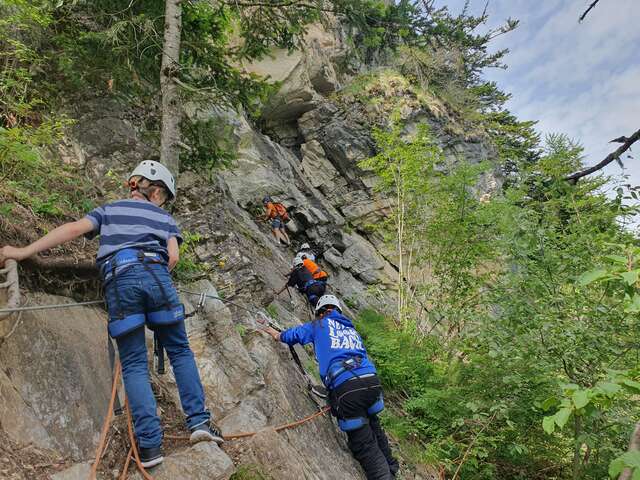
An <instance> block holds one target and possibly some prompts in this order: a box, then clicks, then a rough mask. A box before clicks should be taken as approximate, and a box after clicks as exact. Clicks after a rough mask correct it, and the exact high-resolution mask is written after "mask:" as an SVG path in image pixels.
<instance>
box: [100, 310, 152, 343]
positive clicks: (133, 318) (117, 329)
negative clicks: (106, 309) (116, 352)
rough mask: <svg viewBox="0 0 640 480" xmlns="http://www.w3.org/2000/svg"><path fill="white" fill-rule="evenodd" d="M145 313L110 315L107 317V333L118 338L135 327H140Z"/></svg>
mask: <svg viewBox="0 0 640 480" xmlns="http://www.w3.org/2000/svg"><path fill="white" fill-rule="evenodd" d="M144 322H145V314H144V313H134V314H132V315H126V316H122V317H115V318H114V317H111V318H110V319H109V327H108V329H109V335H111V338H118V337H120V336H122V335H125V334H127V333H129V332H131V331H133V330H135V329H136V328H140V327H141V326H142V325H144Z"/></svg>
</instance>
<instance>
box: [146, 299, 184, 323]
mask: <svg viewBox="0 0 640 480" xmlns="http://www.w3.org/2000/svg"><path fill="white" fill-rule="evenodd" d="M182 320H184V305H183V304H180V305H176V306H175V307H173V308H172V309H170V310H159V311H157V312H150V313H147V321H148V322H149V323H150V324H151V325H171V324H173V323H178V322H180V321H182Z"/></svg>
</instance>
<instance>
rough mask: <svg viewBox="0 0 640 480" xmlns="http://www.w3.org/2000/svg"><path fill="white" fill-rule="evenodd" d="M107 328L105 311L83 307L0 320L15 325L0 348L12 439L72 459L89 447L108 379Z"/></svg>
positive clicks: (0, 419) (42, 299)
mask: <svg viewBox="0 0 640 480" xmlns="http://www.w3.org/2000/svg"><path fill="white" fill-rule="evenodd" d="M28 301H29V302H30V303H33V304H37V305H46V304H56V303H65V302H67V303H68V302H69V301H70V300H69V299H67V298H64V297H56V296H50V295H38V296H35V297H34V296H33V295H29V296H28ZM14 317H17V316H16V315H14ZM14 326H15V330H14V329H13V328H14ZM105 326H106V316H105V314H104V313H103V312H102V311H101V310H100V309H97V308H88V307H78V308H75V309H69V310H66V311H63V310H58V311H51V312H49V311H36V312H24V313H23V314H22V315H21V316H20V317H17V318H10V319H9V320H6V321H5V322H3V323H2V324H0V327H1V328H3V329H7V331H6V332H4V334H7V333H9V331H10V330H9V329H11V330H12V331H13V333H12V334H11V336H9V337H8V338H6V339H5V341H4V342H3V344H2V347H1V348H0V364H1V365H2V370H0V397H1V401H0V425H2V428H3V430H4V431H5V432H6V433H7V434H8V435H9V437H10V438H11V439H12V440H13V441H14V442H16V443H18V444H29V443H31V444H33V445H35V446H37V447H38V448H42V449H50V450H56V451H58V452H60V453H61V454H62V455H63V456H69V457H71V458H73V459H75V460H81V459H84V458H87V457H88V456H90V455H91V454H92V453H93V449H94V448H95V444H96V442H97V440H98V435H99V432H100V427H101V426H102V420H103V416H104V414H105V412H106V409H107V405H108V400H109V397H108V395H109V392H110V384H111V370H110V367H109V360H108V358H107V348H106V346H107V334H106V329H105Z"/></svg>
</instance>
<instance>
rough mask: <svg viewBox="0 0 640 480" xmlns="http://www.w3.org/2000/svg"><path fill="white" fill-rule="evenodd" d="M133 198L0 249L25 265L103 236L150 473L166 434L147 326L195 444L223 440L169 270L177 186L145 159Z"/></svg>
mask: <svg viewBox="0 0 640 480" xmlns="http://www.w3.org/2000/svg"><path fill="white" fill-rule="evenodd" d="M128 186H129V189H130V192H131V198H130V199H127V200H118V201H116V202H113V203H109V204H107V205H104V206H101V207H98V208H96V209H94V210H92V211H91V212H89V213H88V214H87V215H86V216H85V217H84V218H82V219H81V220H78V221H76V222H70V223H66V224H64V225H61V226H59V227H57V228H55V229H54V230H52V231H51V232H49V233H48V234H47V235H45V236H44V237H42V238H41V239H39V240H37V241H35V242H33V243H32V244H31V245H29V246H27V247H24V248H16V247H11V246H5V247H3V248H0V265H2V264H4V261H5V260H6V259H10V258H12V259H15V260H22V259H24V258H27V257H30V256H32V255H35V254H37V253H38V252H41V251H43V250H47V249H50V248H53V247H55V246H57V245H60V244H62V243H65V242H68V241H70V240H73V239H75V238H77V237H79V236H81V235H85V236H87V237H88V238H93V237H95V236H96V235H100V246H99V248H98V254H97V258H96V263H97V266H98V268H99V269H100V273H101V275H102V278H103V281H104V287H105V297H106V302H107V307H108V310H109V326H108V328H109V335H110V336H111V337H113V338H114V339H115V340H116V343H117V344H118V351H119V354H120V361H121V364H122V376H123V380H124V384H125V390H126V392H127V397H128V399H129V405H130V407H131V413H132V416H133V422H134V426H135V432H136V437H137V441H138V447H139V449H140V456H141V460H142V462H143V465H144V466H145V467H152V466H154V465H157V464H159V463H161V462H162V461H163V459H164V458H163V456H162V428H161V426H160V419H159V418H158V415H157V413H156V411H157V408H156V401H155V398H154V396H153V392H152V390H151V384H150V380H149V370H148V362H147V347H146V342H145V328H144V327H145V325H147V326H149V328H151V329H152V330H154V332H155V334H156V336H157V337H158V340H159V341H160V343H161V344H162V347H163V348H164V349H165V350H166V351H167V354H168V356H169V360H170V362H171V366H172V368H173V372H174V376H175V379H176V383H177V385H178V392H179V394H180V401H181V403H182V408H183V410H184V412H185V415H186V417H187V426H188V427H189V428H190V430H191V442H192V443H196V442H199V441H203V440H212V441H215V442H217V443H222V442H223V439H222V435H221V434H220V432H219V430H218V429H217V428H216V427H215V425H213V423H212V421H211V414H210V413H209V411H208V410H207V409H206V406H205V398H204V389H203V387H202V383H201V381H200V375H199V374H198V370H197V367H196V363H195V360H194V357H193V352H192V351H191V348H190V347H189V341H188V339H187V334H186V331H185V325H184V307H183V306H182V304H181V303H180V300H179V298H178V294H177V292H176V289H175V287H174V285H173V282H172V280H171V276H170V273H169V271H170V270H171V269H173V267H174V266H175V265H176V263H177V262H178V257H179V250H178V247H179V243H180V242H181V241H182V237H181V235H180V230H179V228H178V226H177V224H176V222H175V220H174V219H173V217H172V216H171V215H170V214H169V213H168V212H167V211H165V210H164V209H163V208H162V206H163V205H164V204H165V203H166V202H167V201H170V200H172V199H173V198H175V195H176V190H175V180H174V178H173V176H172V175H171V172H169V170H168V169H167V168H166V167H164V166H163V165H162V164H161V163H158V162H154V161H150V160H146V161H144V162H142V163H140V164H139V165H138V166H137V167H136V168H135V170H134V171H133V172H132V173H131V175H130V176H129V181H128Z"/></svg>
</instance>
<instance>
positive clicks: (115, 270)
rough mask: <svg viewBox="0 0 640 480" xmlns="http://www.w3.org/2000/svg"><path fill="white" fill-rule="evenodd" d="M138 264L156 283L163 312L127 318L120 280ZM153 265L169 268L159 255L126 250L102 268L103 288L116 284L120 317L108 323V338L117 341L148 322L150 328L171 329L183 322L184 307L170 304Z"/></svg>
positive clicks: (138, 314)
mask: <svg viewBox="0 0 640 480" xmlns="http://www.w3.org/2000/svg"><path fill="white" fill-rule="evenodd" d="M136 264H141V265H142V266H143V268H144V269H145V270H146V271H147V272H148V273H149V275H151V277H152V278H153V280H154V281H155V282H156V285H157V286H158V289H159V290H160V293H161V295H162V298H163V301H164V303H163V305H162V307H163V309H162V310H157V311H154V312H136V313H132V314H127V315H125V312H124V309H123V308H122V300H121V297H120V290H119V288H118V276H119V275H120V274H122V273H123V272H124V271H125V270H127V269H129V268H130V267H132V266H133V265H136ZM150 264H160V265H166V262H165V261H164V260H163V259H162V257H161V256H160V254H159V253H156V252H144V251H142V250H135V249H124V250H120V251H119V252H118V253H116V254H115V255H114V256H113V257H112V258H110V259H109V260H107V261H105V262H104V263H103V264H102V266H101V272H102V275H103V280H104V284H105V285H107V284H108V283H109V282H111V281H113V282H114V294H115V298H116V304H117V308H118V311H117V312H118V313H117V314H116V315H115V316H114V317H111V318H110V319H109V326H108V330H109V335H110V336H111V337H112V338H118V337H120V336H122V335H125V334H127V333H129V332H131V331H132V330H135V329H136V328H139V327H141V326H142V325H144V324H145V323H147V322H148V323H149V324H150V325H151V326H156V325H171V324H174V323H178V322H180V321H182V320H183V319H184V305H182V304H181V303H180V304H175V305H172V304H171V302H170V301H169V296H168V295H167V292H166V290H165V288H164V286H163V285H162V282H160V280H159V278H158V276H157V274H156V272H154V271H153V269H152V268H151V267H150Z"/></svg>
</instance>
